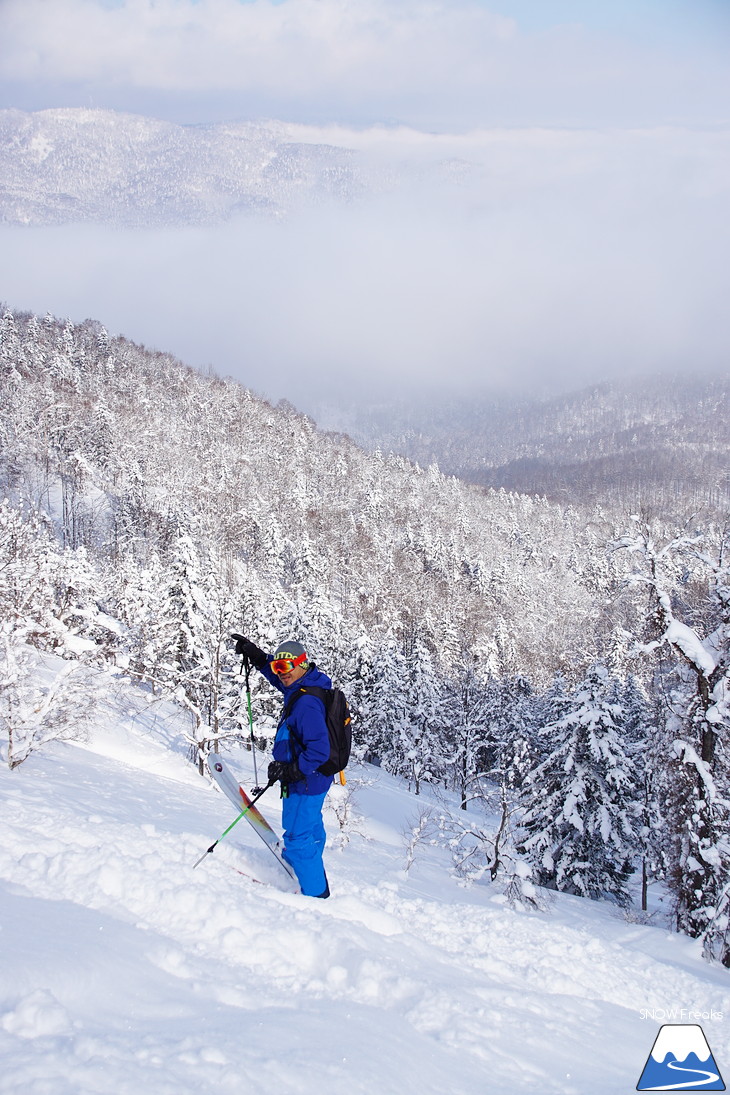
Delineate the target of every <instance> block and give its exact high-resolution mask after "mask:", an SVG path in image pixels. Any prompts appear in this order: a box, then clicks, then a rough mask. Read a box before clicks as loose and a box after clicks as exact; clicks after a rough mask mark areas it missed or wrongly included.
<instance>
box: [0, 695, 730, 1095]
mask: <svg viewBox="0 0 730 1095" xmlns="http://www.w3.org/2000/svg"><path fill="white" fill-rule="evenodd" d="M183 725H184V716H183V715H182V714H180V713H179V712H177V711H176V710H175V708H173V707H171V706H168V705H165V704H163V703H159V702H157V703H149V702H148V700H147V699H146V698H145V694H144V693H143V692H142V691H141V690H139V689H136V688H134V687H132V686H131V685H125V684H123V683H120V682H119V680H118V679H113V678H111V677H110V678H109V682H108V687H107V690H106V699H105V701H104V703H103V705H102V706H101V707H100V708H99V709H98V710H97V712H96V716H95V719H94V722H93V726H92V730H91V733H90V736H89V740H88V742H86V743H85V744H73V743H60V742H57V743H54V744H51V745H48V746H46V747H45V748H44V749H43V751H41V752H39V753H34V754H32V755H31V756H30V757H29V759H28V760H27V761H26V762H25V763H23V764H22V765H21V766H20V767H19V768H17V769H16V770H14V771H12V772H11V771H9V770H8V768H7V766H3V767H2V769H1V770H0V793H1V797H0V834H1V835H0V955H1V956H2V957H1V964H0V1092H2V1093H11V1092H12V1093H13V1095H15V1093H17V1095H21V1093H22V1095H91V1093H94V1095H96V1093H97V1092H98V1093H99V1095H139V1093H140V1092H145V1095H168V1093H169V1095H188V1093H189V1095H193V1093H195V1095H208V1093H211V1095H212V1093H221V1095H225V1093H228V1092H230V1093H234V1092H235V1093H236V1095H240V1092H242V1091H251V1092H253V1091H255V1092H260V1093H262V1095H288V1093H294V1092H296V1093H300V1092H301V1093H307V1095H308V1093H309V1092H312V1093H315V1092H317V1093H320V1092H321V1093H322V1095H343V1093H344V1092H346V1093H347V1095H360V1093H363V1095H364V1093H367V1095H372V1093H373V1092H378V1093H384V1095H389V1093H391V1092H392V1093H393V1095H407V1093H411V1092H412V1093H413V1095H416V1093H417V1095H431V1093H433V1095H436V1093H438V1095H444V1093H448V1095H483V1093H487V1092H488V1093H490V1095H520V1093H522V1092H530V1093H540V1095H550V1093H563V1095H622V1093H624V1092H626V1093H629V1092H633V1091H634V1090H635V1088H636V1085H637V1082H638V1079H639V1077H640V1075H641V1073H642V1069H643V1067H644V1064H645V1062H646V1060H647V1057H648V1055H649V1053H650V1051H651V1048H652V1045H653V1044H654V1041H655V1038H656V1036H657V1032H658V1030H659V1028H660V1026H661V1025H662V1023H664V1022H677V1023H683V1022H684V1023H689V1022H698V1023H700V1024H701V1025H702V1029H703V1030H704V1033H705V1035H706V1038H707V1041H708V1042H709V1044H710V1047H711V1049H712V1051H713V1053H714V1056H715V1060H716V1061H717V1063H718V1065H719V1067H720V1069H721V1071H723V1074H724V1075H727V1074H728V1073H730V1022H729V1020H730V980H728V974H727V971H725V970H723V969H721V968H719V967H712V966H709V965H708V964H707V963H705V962H703V961H702V959H701V957H700V955H699V952H698V948H697V945H696V944H695V943H693V942H692V941H691V940H689V939H686V938H684V937H680V936H677V935H675V934H671V933H670V932H669V931H668V930H667V929H666V928H665V927H657V926H648V925H644V924H640V923H638V922H632V921H631V919H630V918H627V917H625V916H624V914H623V913H621V912H620V911H618V910H616V909H615V908H613V907H612V906H610V905H603V904H598V903H593V902H588V901H583V900H580V899H577V898H570V897H566V896H562V895H560V896H558V897H556V898H555V899H554V901H553V902H552V903H551V908H550V911H548V912H528V911H520V910H512V909H510V908H509V906H508V905H507V904H506V903H505V900H504V898H503V897H502V895H501V893H500V892H499V889H498V888H495V887H493V886H489V885H486V884H479V885H475V886H473V887H472V888H470V889H465V888H464V887H463V886H461V885H459V883H458V882H457V880H455V879H454V878H453V877H451V875H450V874H449V871H448V861H447V859H446V854H445V852H444V851H443V850H441V849H437V848H432V847H426V848H422V849H420V851H419V853H418V855H417V858H416V860H415V862H414V864H413V866H412V867H411V869H410V871H409V872H408V873H407V874H406V873H405V871H404V864H405V859H406V855H405V849H404V838H403V831H404V830H405V828H406V827H407V826H408V825H409V824H413V822H414V820H415V818H416V817H417V815H418V812H419V809H420V807H421V805H422V803H423V797H421V798H416V797H415V796H414V795H412V794H410V793H409V792H408V790H407V788H406V787H405V786H404V785H403V784H402V783H400V782H399V781H397V780H395V779H393V778H391V777H389V776H388V775H387V774H385V773H383V772H382V771H379V770H377V769H374V768H369V767H360V768H358V767H353V768H352V769H351V770H350V771H349V773H348V774H349V777H350V786H351V787H352V788H353V803H354V806H355V810H356V812H357V814H358V815H359V818H360V819H359V821H358V822H357V823H356V825H355V829H356V830H357V831H355V832H353V833H351V835H350V839H349V840H348V841H346V842H343V841H342V840H341V833H340V830H339V826H338V824H337V820H336V818H335V816H334V813H333V812H331V811H330V812H329V813H328V815H327V818H326V820H327V826H328V833H329V836H330V838H331V839H330V845H329V847H328V850H327V853H326V862H327V871H328V875H329V879H330V885H331V888H332V892H333V896H332V897H331V898H330V900H329V901H324V902H323V901H317V900H315V899H312V898H305V897H301V896H298V895H292V894H287V893H284V892H280V891H279V890H277V889H276V888H275V887H274V886H273V885H271V884H270V883H275V881H276V878H277V871H279V870H280V868H279V867H278V866H277V864H276V863H275V861H274V860H273V858H272V857H271V856H270V855H269V853H268V852H267V851H266V849H265V848H264V847H263V845H262V844H261V843H260V841H259V840H258V838H257V837H256V835H255V833H254V832H253V831H252V830H251V829H250V828H249V826H247V825H246V823H245V822H241V823H240V824H238V825H237V826H236V827H235V828H234V829H233V830H232V832H231V833H230V834H229V836H227V837H226V839H225V840H224V841H223V842H222V843H221V844H220V845H219V846H218V847H217V848H216V850H215V852H214V853H213V854H212V855H210V856H207V857H206V859H205V860H204V861H203V863H202V864H201V865H200V866H199V867H198V869H197V870H193V869H192V864H193V863H194V862H195V860H196V859H197V858H198V857H199V856H200V855H201V854H202V852H203V851H204V850H205V848H206V847H208V846H209V845H210V844H211V843H212V841H213V840H214V839H215V838H216V837H218V836H219V835H220V833H221V832H222V831H223V829H224V828H225V827H226V826H227V825H228V824H229V822H230V821H231V820H232V811H231V806H230V803H228V801H227V800H226V799H225V798H224V796H223V795H222V794H221V793H220V792H219V791H218V790H217V789H216V788H215V787H214V786H212V785H211V784H210V783H209V782H207V781H206V780H204V779H203V778H201V777H200V776H199V775H198V774H197V770H196V769H195V768H194V767H193V766H192V765H191V764H190V763H189V762H188V761H187V760H186V758H185V751H186V746H185V743H184V741H183V738H182V729H183ZM227 759H228V761H229V764H230V766H231V767H232V768H233V770H234V771H236V772H237V773H239V774H240V775H241V777H242V778H244V779H245V780H247V781H248V782H249V786H250V783H251V782H253V781H252V774H251V773H252V769H251V764H250V760H251V758H250V754H248V753H246V752H245V750H237V751H234V752H229V753H227ZM260 805H261V807H262V812H263V813H264V814H265V816H266V817H267V818H268V819H269V820H270V821H271V822H272V824H273V825H274V826H275V827H276V828H277V829H278V828H279V827H280V807H279V802H278V800H277V798H276V792H275V791H269V792H267V794H266V795H265V796H264V798H263V799H262V800H261V803H260ZM338 843H343V846H342V847H339V848H338V847H337V844H338ZM232 868H238V869H239V870H243V871H247V872H249V873H251V874H255V875H256V876H258V878H259V879H261V880H263V881H264V884H263V885H262V884H260V883H257V882H254V881H252V880H251V879H250V878H248V877H245V876H244V875H242V874H240V873H238V870H235V869H232ZM267 883H269V884H267ZM652 1009H653V1011H654V1016H653V1017H651V1015H650V1016H647V1014H646V1013H647V1012H651V1011H652ZM670 1009H677V1011H676V1012H675V1015H674V1017H673V1016H672V1015H671V1014H663V1012H668V1011H669V1010H670ZM682 1009H684V1010H683V1011H682ZM693 1013H699V1016H700V1017H699V1018H698V1017H697V1015H695V1016H694V1017H692V1015H693Z"/></svg>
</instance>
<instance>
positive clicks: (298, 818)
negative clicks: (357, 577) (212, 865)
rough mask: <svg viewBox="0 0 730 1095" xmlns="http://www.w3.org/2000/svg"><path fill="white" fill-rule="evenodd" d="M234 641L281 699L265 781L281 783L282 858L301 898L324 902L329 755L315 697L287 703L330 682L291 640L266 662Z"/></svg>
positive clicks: (254, 649) (322, 712) (243, 642)
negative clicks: (310, 687)
mask: <svg viewBox="0 0 730 1095" xmlns="http://www.w3.org/2000/svg"><path fill="white" fill-rule="evenodd" d="M234 638H236V639H237V642H236V653H237V654H241V655H243V656H244V657H246V658H248V660H249V661H250V662H251V664H252V665H254V666H256V668H257V669H258V670H259V672H260V673H262V674H263V676H264V677H266V679H267V681H270V682H271V684H273V686H274V688H278V690H279V691H280V692H281V693H282V695H283V697H284V709H283V715H282V719H281V721H280V723H279V727H278V729H277V731H276V737H275V738H274V752H273V757H274V759H273V760H272V762H271V764H270V765H269V769H268V776H269V780H274V781H276V782H280V783H281V793H282V823H283V826H284V858H285V859H286V860H287V861H288V862H289V863H290V864H291V865H292V867H293V868H294V870H295V871H296V875H297V878H298V879H299V885H300V887H301V891H302V893H303V894H305V895H307V896H308V897H329V895H330V890H329V885H328V883H327V875H326V874H325V870H324V864H323V862H322V855H323V852H324V845H325V829H324V823H323V821H322V807H323V805H324V800H325V796H326V794H327V791H328V790H329V788H330V786H331V784H332V776H323V775H322V773H321V772H319V771H318V768H319V766H320V765H321V764H324V763H325V761H326V760H329V755H330V739H329V732H328V730H327V722H326V719H325V709H324V703H323V702H322V700H321V699H320V698H319V696H314V695H309V694H308V693H306V692H305V693H304V694H302V695H299V696H298V697H297V698H296V699H295V700H294V701H293V702H292V698H293V697H294V696H296V694H297V693H298V691H299V689H300V688H302V687H304V688H306V687H307V686H308V685H314V686H315V687H317V688H328V689H329V688H332V681H331V680H330V678H329V677H328V676H327V675H326V674H325V673H322V672H320V670H319V669H317V666H316V665H315V664H314V662H310V660H309V658H308V656H307V652H306V650H305V649H304V647H303V646H302V644H301V643H298V642H295V641H294V640H293V639H291V640H287V641H286V642H283V643H280V644H279V646H278V647H277V649H276V653H275V654H273V655H272V656H270V657H269V656H267V655H266V654H264V652H263V650H260V649H259V647H257V646H256V645H255V644H254V643H252V642H250V640H249V639H246V638H245V637H244V636H242V635H236V636H234Z"/></svg>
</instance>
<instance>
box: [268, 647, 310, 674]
mask: <svg viewBox="0 0 730 1095" xmlns="http://www.w3.org/2000/svg"><path fill="white" fill-rule="evenodd" d="M306 660H307V654H306V651H305V652H304V653H303V654H300V655H299V657H298V658H274V660H273V662H270V667H271V669H272V670H273V671H274V673H276V674H277V675H279V676H280V675H281V674H282V673H291V671H292V669H296V667H297V666H298V665H302V664H303V663H304V662H306Z"/></svg>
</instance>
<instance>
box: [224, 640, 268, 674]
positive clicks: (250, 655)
mask: <svg viewBox="0 0 730 1095" xmlns="http://www.w3.org/2000/svg"><path fill="white" fill-rule="evenodd" d="M231 638H232V639H235V640H236V653H237V654H238V655H240V656H242V657H244V658H247V659H248V660H249V661H250V663H251V665H255V666H256V668H257V669H261V668H263V666H265V665H266V663H267V661H268V660H269V659H268V658H267V657H266V655H265V654H264V652H263V650H260V649H259V647H258V646H256V644H255V643H252V642H251V640H250V639H247V638H246V636H245V635H237V634H236V633H235V631H234V632H233V634H232V635H231Z"/></svg>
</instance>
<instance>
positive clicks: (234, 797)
mask: <svg viewBox="0 0 730 1095" xmlns="http://www.w3.org/2000/svg"><path fill="white" fill-rule="evenodd" d="M208 771H209V772H210V774H211V776H212V777H213V779H214V780H215V782H216V783H217V784H218V786H219V787H220V789H221V791H223V793H224V795H226V797H227V798H228V799H230V801H231V802H232V803H233V805H234V806H235V807H236V809H237V810H238V811H239V815H238V817H237V818H236V820H235V821H234V822H233V823H232V824H231V825H229V826H228V829H226V831H225V832H224V833H223V834H222V836H220V837H219V838H218V840H222V838H223V837H224V836H225V835H226V833H227V832H229V831H230V830H231V829H232V828H233V826H234V825H236V824H237V823H238V822H239V821H240V820H241V818H242V817H245V819H246V821H247V822H248V823H249V825H250V826H251V828H252V829H253V830H254V832H255V833H257V835H258V836H259V837H260V838H261V840H262V841H263V842H264V844H265V845H266V847H267V848H268V849H269V851H270V852H271V854H272V855H273V857H274V859H276V860H277V862H278V863H279V865H280V866H281V867H282V869H283V870H284V872H285V875H286V877H285V879H282V889H285V890H288V891H289V892H290V893H299V892H300V890H299V882H298V881H297V876H296V874H295V873H294V869H293V868H292V866H291V865H290V864H289V863H287V861H286V860H285V859H284V855H283V846H282V843H281V841H280V840H279V838H278V836H277V835H276V833H275V832H274V830H273V829H272V828H271V826H270V825H269V823H268V821H267V820H266V818H265V817H264V816H263V814H262V813H261V811H260V810H259V809H258V807H257V806H256V805H255V802H254V801H253V800H252V799H251V797H250V796H249V795H248V793H247V792H246V791H245V790H244V788H243V787H241V785H240V784H239V782H238V780H237V779H236V778H235V776H234V775H233V773H232V772H231V771H230V769H229V768H228V767H227V766H226V765H225V764H224V762H223V760H222V759H221V757H220V755H219V754H218V753H211V754H210V755H209V757H208ZM218 840H216V842H215V844H217V843H218ZM215 844H213V845H211V847H210V848H208V851H207V852H205V853H204V855H202V856H201V857H200V859H199V860H198V863H200V862H202V860H203V859H204V858H205V856H206V855H207V854H208V852H212V850H213V848H215ZM198 863H196V864H195V866H196V867H197V865H198Z"/></svg>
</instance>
